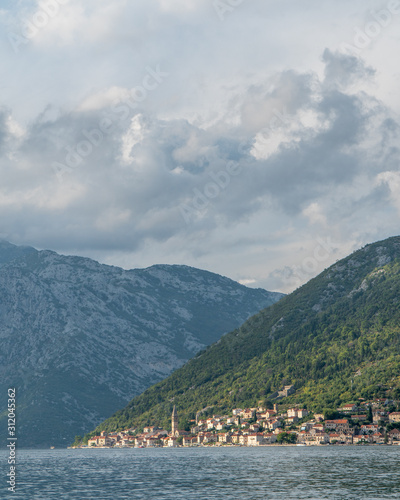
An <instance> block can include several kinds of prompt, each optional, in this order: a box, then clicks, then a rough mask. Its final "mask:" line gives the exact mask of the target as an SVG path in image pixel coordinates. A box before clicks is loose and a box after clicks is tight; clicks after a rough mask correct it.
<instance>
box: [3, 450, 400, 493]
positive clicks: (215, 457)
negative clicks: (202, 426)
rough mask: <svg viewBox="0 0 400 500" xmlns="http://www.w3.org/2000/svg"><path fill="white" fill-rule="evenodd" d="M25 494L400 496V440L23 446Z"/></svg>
mask: <svg viewBox="0 0 400 500" xmlns="http://www.w3.org/2000/svg"><path fill="white" fill-rule="evenodd" d="M0 460H1V464H0V471H1V477H2V484H1V489H0V498H1V499H3V498H5V499H8V498H13V499H18V500H19V499H23V500H36V499H38V500H39V499H40V500H52V499H57V500H69V499H71V500H72V499H73V500H83V499H89V498H90V499H96V500H108V499H113V500H119V499H146V500H203V499H204V500H228V499H229V500H237V499H243V500H253V499H254V500H256V499H257V500H258V499H260V500H261V499H263V500H264V499H274V500H275V499H276V500H278V499H285V500H286V499H303V498H304V499H306V498H307V499H318V500H319V499H325V498H327V499H343V500H349V499H357V500H360V499H364V498H366V499H367V498H368V499H376V500H382V499H384V498H400V446H392V447H389V446H379V447H378V446H375V447H372V446H371V447H353V446H349V447H320V448H319V447H262V448H223V449H218V448H211V449H208V448H196V449H153V450H151V449H122V450H113V449H104V450H101V449H99V450H41V451H31V450H18V454H17V474H18V476H17V493H15V494H12V493H7V489H6V472H7V469H8V467H9V466H8V465H7V456H6V452H3V451H2V452H1V453H0Z"/></svg>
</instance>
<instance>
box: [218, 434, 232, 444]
mask: <svg viewBox="0 0 400 500" xmlns="http://www.w3.org/2000/svg"><path fill="white" fill-rule="evenodd" d="M218 442H219V443H230V442H231V434H230V432H221V433H220V434H218Z"/></svg>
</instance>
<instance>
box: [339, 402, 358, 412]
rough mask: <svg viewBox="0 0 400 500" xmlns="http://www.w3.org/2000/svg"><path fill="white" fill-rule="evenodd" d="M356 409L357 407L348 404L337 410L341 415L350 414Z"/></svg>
mask: <svg viewBox="0 0 400 500" xmlns="http://www.w3.org/2000/svg"><path fill="white" fill-rule="evenodd" d="M356 409H357V405H356V404H354V403H350V404H347V405H344V406H343V407H342V408H339V411H342V412H343V413H351V412H353V411H355V410H356Z"/></svg>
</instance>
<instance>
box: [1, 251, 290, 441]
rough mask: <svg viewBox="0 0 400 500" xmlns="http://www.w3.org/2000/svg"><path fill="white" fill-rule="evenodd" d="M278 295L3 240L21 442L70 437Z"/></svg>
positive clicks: (7, 372)
mask: <svg viewBox="0 0 400 500" xmlns="http://www.w3.org/2000/svg"><path fill="white" fill-rule="evenodd" d="M281 296H282V295H281V294H278V293H270V292H267V291H265V290H260V289H258V290H255V289H249V288H246V287H244V286H242V285H239V284H238V283H236V282H234V281H232V280H229V279H227V278H223V277H221V276H218V275H216V274H213V273H209V272H206V271H201V270H198V269H194V268H190V267H186V266H166V265H159V266H153V267H150V268H148V269H137V270H130V271H126V270H123V269H120V268H117V267H111V266H106V265H101V264H99V263H97V262H95V261H93V260H91V259H86V258H81V257H68V256H62V255H58V254H56V253H55V252H51V251H40V252H39V251H37V250H35V249H33V248H29V247H16V246H14V245H11V244H10V243H7V242H1V243H0V346H1V350H0V391H1V393H2V394H6V391H7V388H8V387H16V389H17V398H18V432H19V438H20V442H21V443H23V446H25V447H28V446H49V445H62V444H64V445H65V444H66V443H69V442H70V441H71V440H72V439H73V436H74V435H75V434H76V433H77V432H79V433H84V432H87V431H88V430H90V429H91V428H93V426H94V425H97V424H98V423H99V422H101V421H102V420H104V418H106V417H107V416H108V415H111V414H112V412H114V411H115V410H116V409H118V408H120V407H121V406H124V405H125V404H126V403H127V402H128V401H129V400H130V399H131V398H132V397H133V396H134V395H135V394H139V393H141V392H142V391H143V390H145V389H146V388H147V387H149V386H150V385H151V384H154V383H155V382H158V381H159V380H161V379H163V378H165V377H166V376H167V375H169V374H170V373H171V372H172V371H173V370H174V369H176V368H178V367H180V366H181V365H183V364H184V362H186V361H187V360H188V359H189V358H190V357H192V356H193V355H194V354H195V353H196V352H198V351H199V350H200V349H203V348H204V347H205V346H206V345H208V344H210V343H212V342H215V341H216V340H218V339H219V338H220V337H221V335H223V334H224V333H226V332H228V331H230V330H231V329H232V328H235V327H237V326H238V325H240V324H241V323H242V322H243V321H244V320H245V319H247V318H248V317H249V316H251V315H252V314H254V313H255V312H257V311H259V310H260V309H262V308H263V307H266V306H267V305H269V304H271V303H273V302H275V301H276V300H278V299H279V298H280V297H281ZM4 402H5V400H4V398H3V400H2V401H1V405H3V406H2V408H0V422H1V421H4V420H5V418H6V412H5V407H4ZM21 445H22V444H21Z"/></svg>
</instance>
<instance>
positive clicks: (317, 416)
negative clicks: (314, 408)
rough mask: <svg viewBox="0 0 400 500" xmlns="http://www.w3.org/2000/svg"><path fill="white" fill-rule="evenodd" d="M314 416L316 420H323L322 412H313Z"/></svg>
mask: <svg viewBox="0 0 400 500" xmlns="http://www.w3.org/2000/svg"><path fill="white" fill-rule="evenodd" d="M314 418H315V420H316V421H317V422H322V420H324V414H323V413H314Z"/></svg>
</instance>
